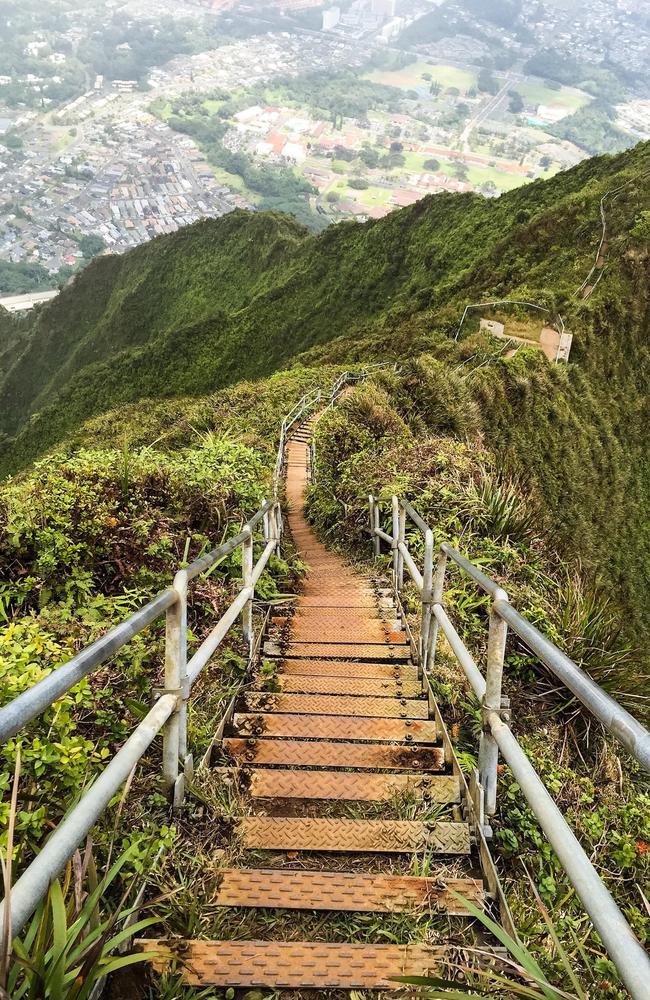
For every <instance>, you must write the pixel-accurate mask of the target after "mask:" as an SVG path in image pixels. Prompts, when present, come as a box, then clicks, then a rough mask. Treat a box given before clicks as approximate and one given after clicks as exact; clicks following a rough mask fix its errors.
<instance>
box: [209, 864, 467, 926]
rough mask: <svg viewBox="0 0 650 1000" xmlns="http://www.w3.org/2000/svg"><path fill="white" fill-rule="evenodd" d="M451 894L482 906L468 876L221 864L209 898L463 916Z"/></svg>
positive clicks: (460, 905)
mask: <svg viewBox="0 0 650 1000" xmlns="http://www.w3.org/2000/svg"><path fill="white" fill-rule="evenodd" d="M454 893H458V895H460V896H462V897H463V898H464V899H469V900H471V901H472V902H473V903H474V904H475V905H477V906H481V905H482V902H483V896H484V894H483V884H482V882H481V881H480V880H479V879H473V878H459V879H445V880H444V881H442V880H440V879H437V878H415V877H413V876H409V875H404V876H401V875H381V874H377V875H358V874H356V873H355V872H332V871H314V870H309V871H295V870H287V869H281V868H260V869H254V868H227V869H226V870H225V871H223V872H221V873H220V882H219V889H218V891H217V895H216V898H215V900H214V902H215V903H216V905H217V906H247V907H248V906H251V907H259V908H265V909H287V910H345V911H348V912H360V913H401V912H403V911H404V910H411V909H412V908H413V907H420V908H426V909H427V910H431V911H434V912H437V913H447V914H449V916H466V915H467V914H468V912H469V911H468V909H467V907H466V906H465V905H464V904H463V902H462V900H459V899H457V898H456V896H455V895H454Z"/></svg>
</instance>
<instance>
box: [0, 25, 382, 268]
mask: <svg viewBox="0 0 650 1000" xmlns="http://www.w3.org/2000/svg"><path fill="white" fill-rule="evenodd" d="M355 58H358V59H359V60H361V59H362V58H363V56H362V55H361V54H359V56H358V57H357V56H355V55H354V54H351V53H350V52H349V51H348V47H347V46H346V44H345V43H343V42H342V41H338V40H334V39H325V38H323V39H322V40H321V39H319V38H318V37H315V38H310V37H307V38H298V37H295V36H290V35H284V34H282V35H262V36H257V37H254V38H251V39H247V40H245V41H242V42H237V43H234V44H232V45H227V46H224V47H223V48H220V49H218V50H214V51H211V52H204V53H201V54H198V55H195V56H191V57H183V58H178V59H175V60H172V61H171V62H170V63H169V64H167V66H165V67H164V68H159V69H156V70H154V71H153V72H152V73H151V74H150V78H149V85H150V89H149V90H147V91H146V92H144V91H141V90H136V89H135V88H132V87H130V86H125V85H124V81H113V82H106V81H104V80H102V79H101V78H99V79H98V80H96V81H95V85H94V86H93V87H92V88H91V89H90V90H88V91H87V92H85V93H84V94H83V95H81V96H80V97H79V98H75V99H74V100H73V101H70V102H68V103H67V104H66V105H64V106H63V107H61V108H59V109H58V110H57V111H56V112H51V113H50V114H49V115H48V116H47V119H45V118H44V116H37V115H35V114H34V113H32V114H31V116H29V117H30V120H28V121H25V124H27V126H28V127H27V128H26V130H23V131H22V133H21V135H22V139H23V148H22V149H19V150H9V149H4V148H2V147H0V178H1V181H2V192H3V198H2V201H1V203H0V259H2V260H9V261H16V262H24V261H34V262H38V263H40V264H42V265H44V266H45V267H46V268H48V270H49V271H50V272H51V273H52V274H55V273H56V272H57V271H58V270H59V269H60V268H61V267H62V266H63V265H66V264H68V265H74V264H76V263H77V262H78V261H79V260H80V259H81V257H82V253H81V251H80V249H79V242H78V240H79V237H80V236H83V235H89V234H92V235H95V236H99V237H101V239H102V240H103V241H104V243H105V244H106V246H107V247H108V248H109V249H110V250H112V251H116V252H119V251H122V250H125V249H128V248H129V247H132V246H135V245H137V244H139V243H142V242H144V241H146V240H148V239H150V238H151V237H153V236H157V235H159V234H161V233H168V232H171V231H173V230H175V229H177V228H179V227H180V226H185V225H188V224H189V223H192V222H195V221H197V220H198V219H201V218H204V217H209V216H219V215H223V214H225V213H226V212H229V211H232V210H233V209H234V208H237V207H242V208H251V207H252V206H251V205H250V203H249V202H248V201H247V200H246V198H244V197H242V195H241V194H239V193H238V192H237V191H235V190H232V189H231V188H229V187H226V186H225V185H224V184H223V183H222V182H221V181H219V180H218V179H217V178H216V177H215V172H214V171H213V169H212V168H211V167H210V165H209V164H208V163H207V162H206V160H205V158H204V156H203V154H202V153H201V152H200V150H199V149H198V148H197V146H196V144H195V143H194V141H193V140H192V139H191V138H190V137H189V136H184V135H179V134H178V133H176V132H173V131H172V130H171V129H170V128H169V127H168V126H167V125H165V124H164V123H163V122H161V121H159V119H158V118H156V117H155V116H154V115H152V114H151V113H150V111H149V110H148V109H149V106H150V104H151V102H152V100H154V99H155V98H156V97H157V96H164V97H165V98H173V97H174V96H180V95H182V94H183V93H185V92H187V91H210V90H214V89H216V88H226V89H228V90H235V89H237V88H239V87H242V86H246V85H250V84H252V83H255V82H261V81H263V80H266V79H268V78H270V77H272V76H275V75H277V74H279V73H280V72H282V73H284V74H286V73H290V74H293V75H298V74H300V73H302V72H306V71H307V70H308V69H313V68H318V67H321V68H323V69H325V68H329V67H331V66H332V65H338V64H340V63H342V64H344V65H349V63H350V61H351V60H352V61H354V59H355ZM127 83H128V81H127ZM14 124H15V122H14V120H12V119H9V118H7V119H6V121H5V122H3V121H2V120H1V119H0V127H3V128H5V129H6V130H9V128H11V127H13V125H14Z"/></svg>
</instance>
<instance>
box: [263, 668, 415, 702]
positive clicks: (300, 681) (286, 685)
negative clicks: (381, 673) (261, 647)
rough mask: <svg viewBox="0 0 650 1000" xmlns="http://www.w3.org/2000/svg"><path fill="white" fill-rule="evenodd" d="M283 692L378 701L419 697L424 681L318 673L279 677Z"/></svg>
mask: <svg viewBox="0 0 650 1000" xmlns="http://www.w3.org/2000/svg"><path fill="white" fill-rule="evenodd" d="M276 680H277V682H278V684H279V685H280V689H281V690H282V691H293V692H294V693H296V694H352V695H376V696H377V697H379V698H417V697H418V695H421V694H422V682H421V681H418V680H417V679H415V680H414V679H413V678H410V679H409V680H405V681H401V680H392V679H391V678H389V677H324V676H322V674H317V675H315V676H313V677H305V676H303V675H301V674H296V675H294V674H290V675H285V674H278V675H277V677H276Z"/></svg>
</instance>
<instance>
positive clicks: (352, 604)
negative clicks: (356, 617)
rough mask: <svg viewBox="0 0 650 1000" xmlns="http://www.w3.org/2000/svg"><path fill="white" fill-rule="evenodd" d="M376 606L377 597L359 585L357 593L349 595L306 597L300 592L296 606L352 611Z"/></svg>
mask: <svg viewBox="0 0 650 1000" xmlns="http://www.w3.org/2000/svg"><path fill="white" fill-rule="evenodd" d="M376 606H377V598H376V596H375V594H374V593H373V591H372V590H370V588H368V587H360V588H359V592H358V594H356V595H355V594H351V595H350V596H349V597H345V596H341V597H332V596H330V597H318V596H317V595H314V596H312V597H307V596H306V595H304V594H301V596H300V599H299V603H298V604H297V607H298V608H304V609H305V610H307V609H308V608H321V609H322V610H324V611H346V610H351V611H353V610H354V609H355V608H369V609H372V608H375V607H376Z"/></svg>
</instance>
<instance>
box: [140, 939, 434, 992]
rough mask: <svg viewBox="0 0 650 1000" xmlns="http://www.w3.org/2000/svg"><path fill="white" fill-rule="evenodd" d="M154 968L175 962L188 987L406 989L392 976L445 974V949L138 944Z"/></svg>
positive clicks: (264, 943) (294, 943)
mask: <svg viewBox="0 0 650 1000" xmlns="http://www.w3.org/2000/svg"><path fill="white" fill-rule="evenodd" d="M135 945H136V948H138V949H139V950H140V951H144V952H148V953H149V954H150V956H151V958H150V961H151V964H152V966H153V968H154V969H155V970H156V972H158V973H163V972H166V971H167V970H168V969H169V968H170V967H171V965H172V963H176V964H177V966H178V968H179V970H180V969H182V972H183V977H184V979H185V981H186V982H187V983H188V984H189V985H190V986H235V987H236V986H266V987H272V988H276V989H383V990H396V989H400V990H403V989H404V985H403V983H396V982H394V981H392V979H391V977H392V976H430V975H433V974H437V973H439V972H440V971H441V962H442V959H443V957H444V955H445V954H446V949H445V948H444V947H436V948H433V947H430V946H428V945H422V944H412V945H396V944H330V943H323V942H315V941H184V940H178V939H171V940H164V939H163V940H156V939H147V940H143V939H141V940H138V941H136V942H135Z"/></svg>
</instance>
